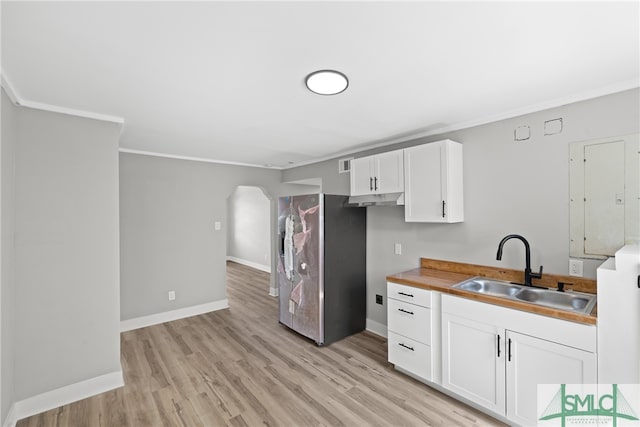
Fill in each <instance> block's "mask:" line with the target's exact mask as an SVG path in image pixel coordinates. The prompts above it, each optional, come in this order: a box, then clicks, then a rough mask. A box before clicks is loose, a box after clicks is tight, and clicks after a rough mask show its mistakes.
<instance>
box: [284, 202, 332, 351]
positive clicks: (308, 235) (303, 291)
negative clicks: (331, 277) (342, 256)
mask: <svg viewBox="0 0 640 427" xmlns="http://www.w3.org/2000/svg"><path fill="white" fill-rule="evenodd" d="M322 213H323V197H322V195H321V194H311V195H303V196H288V197H281V198H280V199H279V200H278V233H279V234H278V235H279V238H278V241H279V245H280V248H279V249H280V250H279V261H278V284H279V302H280V305H279V312H280V322H281V323H282V324H284V325H286V326H288V327H290V328H291V329H293V330H295V331H296V332H298V333H300V334H302V335H304V336H306V337H308V338H311V339H312V340H314V341H316V342H317V343H319V344H322V343H323V340H324V337H323V330H322V329H323V328H322V326H323V325H322V319H321V314H322V313H323V310H322V297H323V286H322V271H323V268H322V267H323V266H322V261H323V260H322V258H323V256H322V255H323V249H322V247H323V246H322V237H323V221H322V216H323V215H322Z"/></svg>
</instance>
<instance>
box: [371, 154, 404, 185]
mask: <svg viewBox="0 0 640 427" xmlns="http://www.w3.org/2000/svg"><path fill="white" fill-rule="evenodd" d="M374 161H375V166H374V167H375V171H376V173H375V175H374V191H375V192H376V193H402V192H403V191H404V159H403V156H402V150H396V151H389V152H388V153H382V154H377V155H376V156H374Z"/></svg>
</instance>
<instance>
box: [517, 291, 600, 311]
mask: <svg viewBox="0 0 640 427" xmlns="http://www.w3.org/2000/svg"><path fill="white" fill-rule="evenodd" d="M515 297H516V298H517V299H519V300H522V301H527V302H530V303H533V304H538V305H544V306H546V307H553V308H559V309H560V310H568V311H578V312H583V313H590V312H591V310H592V309H593V306H594V305H595V304H596V297H595V295H590V294H583V293H578V292H557V291H550V290H548V289H538V288H525V289H522V290H521V291H520V292H518V293H517V294H516V295H515Z"/></svg>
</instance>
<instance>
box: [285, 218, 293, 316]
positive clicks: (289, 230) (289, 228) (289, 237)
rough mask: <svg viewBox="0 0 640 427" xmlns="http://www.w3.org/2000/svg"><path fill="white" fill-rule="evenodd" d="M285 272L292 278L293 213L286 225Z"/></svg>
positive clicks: (288, 277)
mask: <svg viewBox="0 0 640 427" xmlns="http://www.w3.org/2000/svg"><path fill="white" fill-rule="evenodd" d="M284 272H285V274H286V276H287V279H289V280H291V279H292V277H293V217H292V216H291V215H289V216H287V219H286V221H285V226H284ZM289 311H291V310H289ZM292 313H293V312H292Z"/></svg>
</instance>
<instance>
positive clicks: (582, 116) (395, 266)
mask: <svg viewBox="0 0 640 427" xmlns="http://www.w3.org/2000/svg"><path fill="white" fill-rule="evenodd" d="M639 97H640V91H639V90H638V89H634V90H630V91H625V92H621V93H618V94H613V95H609V96H605V97H600V98H596V99H592V100H588V101H583V102H578V103H574V104H569V105H565V106H562V107H558V108H553V109H549V110H544V111H541V112H537V113H532V114H527V115H524V116H520V117H516V118H513V119H508V120H502V121H499V122H494V123H490V124H486V125H482V126H476V127H473V128H469V129H464V130H460V131H457V132H451V133H448V134H443V135H435V136H431V137H427V138H422V139H418V140H413V141H408V142H405V143H401V144H395V145H392V146H388V147H384V148H379V149H376V150H370V151H368V152H362V153H359V154H357V155H356V156H355V157H360V156H363V155H368V154H372V153H375V152H381V151H388V150H391V149H396V148H403V147H407V146H411V145H418V144H422V143H426V142H432V141H437V140H440V139H445V138H450V139H453V140H455V141H458V142H461V143H463V144H464V203H465V222H464V223H461V224H418V223H405V222H404V211H403V208H402V207H370V208H367V221H368V224H367V238H368V241H367V257H368V258H367V286H368V291H367V310H368V317H369V319H371V320H374V321H376V322H379V323H383V324H386V306H384V305H377V304H375V294H382V295H386V284H385V276H386V275H388V274H392V273H396V272H399V271H403V270H406V269H410V268H415V267H417V266H418V261H419V258H420V257H427V258H436V259H444V260H451V261H460V262H468V263H476V264H484V265H494V266H502V267H507V268H515V269H522V268H524V250H523V247H522V245H520V244H519V243H518V242H510V243H508V244H507V246H506V247H505V252H504V257H503V260H502V261H496V259H495V254H496V250H497V246H498V242H499V241H500V239H501V238H502V237H503V236H505V235H506V234H509V233H518V234H522V235H524V236H525V237H526V238H527V239H528V240H529V242H530V243H531V246H532V260H531V261H532V266H533V268H538V266H539V265H540V264H542V265H544V269H545V271H546V272H548V273H556V274H568V260H569V204H568V194H569V168H568V152H569V149H568V144H569V143H570V142H573V141H580V140H585V139H594V138H603V137H608V136H614V135H625V134H630V133H634V132H638V131H639V128H640V126H639V117H640V111H639V107H638V106H639ZM559 117H562V118H563V120H564V130H563V132H562V133H561V134H558V135H553V136H544V135H543V133H544V130H543V129H544V128H543V126H544V122H545V121H546V120H550V119H556V118H559ZM520 125H529V126H530V127H531V131H532V138H531V139H530V140H528V141H525V142H514V140H513V139H514V138H513V133H514V129H515V128H516V127H517V126H520ZM314 177H321V178H322V180H323V191H325V192H327V193H336V194H348V192H349V180H348V176H346V177H345V176H344V174H343V175H340V174H338V172H337V160H335V159H332V160H329V161H325V162H322V163H318V164H314V165H309V166H304V167H299V168H293V169H289V170H285V171H283V180H285V181H295V180H299V179H307V178H314ZM396 242H397V243H401V244H402V249H403V253H402V255H394V252H393V247H394V243H396ZM598 264H599V263H598V262H594V261H585V275H586V276H587V277H592V278H595V268H596V266H597V265H598Z"/></svg>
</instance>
